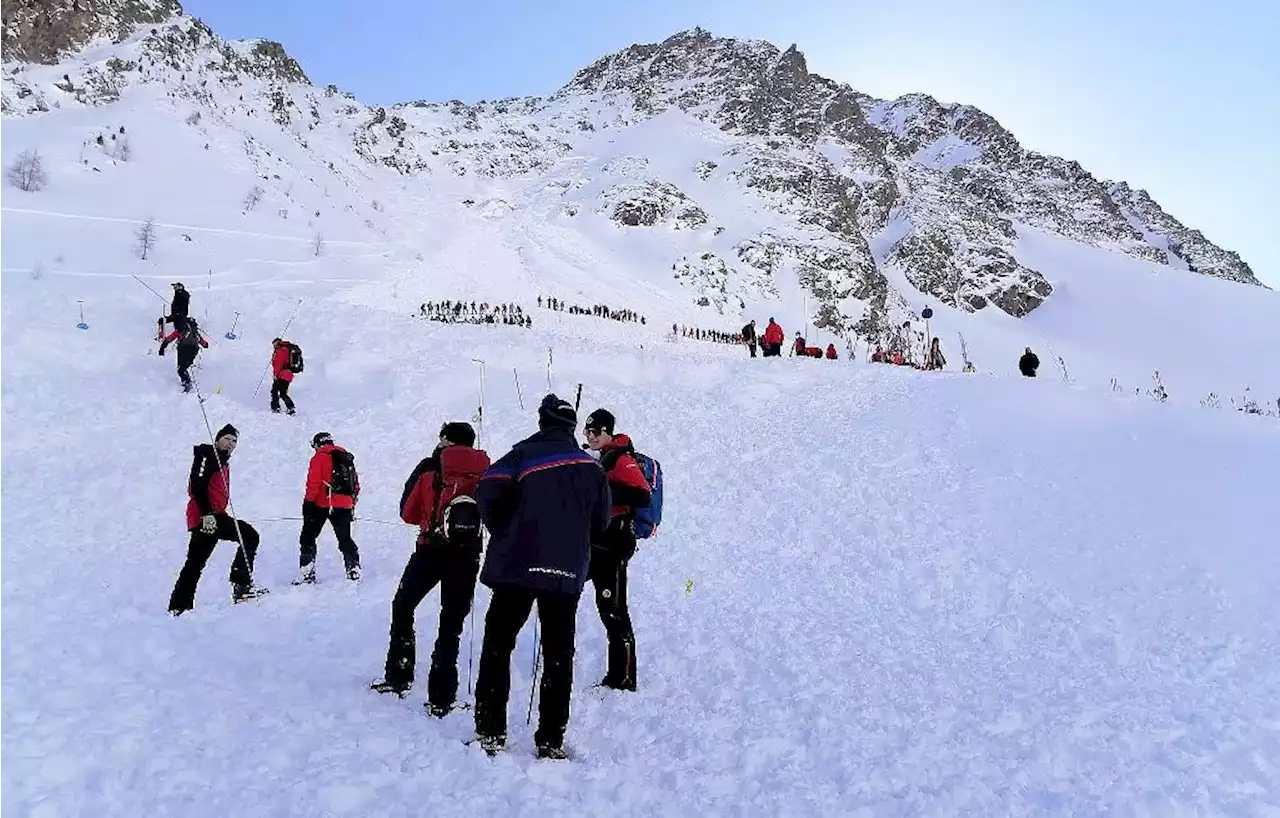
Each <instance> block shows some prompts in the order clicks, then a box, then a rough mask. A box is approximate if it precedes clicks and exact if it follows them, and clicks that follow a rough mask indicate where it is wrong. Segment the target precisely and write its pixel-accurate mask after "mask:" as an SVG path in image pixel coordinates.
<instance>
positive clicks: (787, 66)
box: [556, 28, 880, 143]
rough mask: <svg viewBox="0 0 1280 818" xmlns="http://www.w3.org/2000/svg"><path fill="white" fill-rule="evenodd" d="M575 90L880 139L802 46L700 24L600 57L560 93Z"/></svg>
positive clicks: (644, 105) (790, 130)
mask: <svg viewBox="0 0 1280 818" xmlns="http://www.w3.org/2000/svg"><path fill="white" fill-rule="evenodd" d="M571 94H589V95H597V96H600V95H612V94H629V95H630V96H631V99H632V102H633V104H634V106H635V108H636V110H637V111H638V112H640V113H641V114H645V115H648V114H654V113H658V112H660V111H662V110H666V109H668V108H672V107H676V108H680V109H681V110H684V111H687V112H690V113H692V114H694V115H696V116H700V117H703V118H707V119H711V120H712V121H714V122H716V123H717V124H719V125H720V126H721V127H722V128H724V129H725V130H732V131H735V132H738V133H743V134H751V135H776V136H791V137H795V138H798V139H802V140H806V141H812V140H813V139H815V138H817V137H818V136H820V135H822V134H823V133H824V132H827V131H830V130H834V131H836V132H837V135H843V136H847V137H850V138H858V137H861V138H865V139H866V140H868V141H870V142H872V143H876V142H878V141H879V140H880V136H879V134H878V132H877V131H876V130H875V129H874V128H871V127H870V126H869V125H868V124H867V122H866V119H865V116H864V115H863V111H862V109H861V106H860V105H859V103H858V95H857V94H856V93H855V92H854V91H853V89H851V88H849V87H848V86H845V85H838V84H836V83H833V82H831V81H830V80H827V79H824V78H822V77H819V76H817V75H815V74H810V73H809V69H808V65H807V63H806V62H805V58H804V54H802V53H801V52H800V50H799V49H798V48H797V47H796V46H794V45H793V46H791V47H790V48H787V49H786V50H785V51H784V50H781V49H779V48H778V47H777V46H775V45H772V44H771V43H767V42H764V41H761V40H743V39H732V38H723V37H713V36H712V35H711V33H710V32H708V31H706V30H705V29H701V28H695V29H692V30H690V31H682V32H680V33H678V34H675V35H673V36H671V37H668V38H667V39H666V40H663V41H662V42H661V43H651V44H645V45H633V46H630V47H628V48H626V49H623V50H622V51H620V52H618V53H617V54H612V55H610V56H607V57H604V58H603V59H600V60H597V61H596V62H595V63H593V64H592V65H590V66H588V67H587V68H585V69H583V70H582V71H579V72H578V74H577V75H576V76H575V77H574V78H573V80H572V81H571V82H569V84H568V85H566V86H565V87H564V88H562V89H561V90H560V91H559V92H558V93H557V95H556V96H557V97H561V96H565V95H571Z"/></svg>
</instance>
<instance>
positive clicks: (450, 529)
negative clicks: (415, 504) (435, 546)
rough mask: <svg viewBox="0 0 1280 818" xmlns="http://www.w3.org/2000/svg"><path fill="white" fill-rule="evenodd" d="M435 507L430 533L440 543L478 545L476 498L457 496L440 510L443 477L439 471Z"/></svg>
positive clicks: (436, 479)
mask: <svg viewBox="0 0 1280 818" xmlns="http://www.w3.org/2000/svg"><path fill="white" fill-rule="evenodd" d="M435 490H436V507H435V510H434V512H433V514H432V517H431V522H432V524H431V527H430V529H429V530H430V532H431V534H432V536H433V538H434V539H435V540H436V541H437V542H440V543H443V544H445V545H452V546H475V545H479V544H480V506H479V505H477V504H476V498H474V497H471V496H469V495H466V494H459V495H457V496H456V497H454V498H453V499H452V500H450V501H449V502H448V504H447V505H445V507H444V508H440V496H441V494H442V493H443V492H444V475H443V474H441V470H437V471H436V476H435Z"/></svg>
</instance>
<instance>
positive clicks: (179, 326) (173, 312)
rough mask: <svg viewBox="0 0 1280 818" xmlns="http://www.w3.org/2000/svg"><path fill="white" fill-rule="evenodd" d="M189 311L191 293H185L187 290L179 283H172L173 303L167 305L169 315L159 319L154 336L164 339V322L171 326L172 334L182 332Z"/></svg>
mask: <svg viewBox="0 0 1280 818" xmlns="http://www.w3.org/2000/svg"><path fill="white" fill-rule="evenodd" d="M190 311H191V293H189V292H187V288H186V287H184V286H182V282H181V281H175V282H173V301H172V302H171V303H170V304H169V314H168V315H166V316H163V317H162V318H160V320H159V321H158V322H157V323H158V326H157V327H156V335H158V336H159V337H161V338H163V337H164V324H165V322H166V321H168V322H170V323H172V324H173V331H174V332H179V333H180V332H182V330H183V329H184V328H185V327H186V325H187V315H188V314H189V313H190Z"/></svg>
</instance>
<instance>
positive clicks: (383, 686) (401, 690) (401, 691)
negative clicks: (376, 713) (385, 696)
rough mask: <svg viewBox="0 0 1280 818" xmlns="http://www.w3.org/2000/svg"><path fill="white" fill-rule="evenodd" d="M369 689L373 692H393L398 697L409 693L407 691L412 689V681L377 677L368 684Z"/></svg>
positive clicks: (403, 696)
mask: <svg viewBox="0 0 1280 818" xmlns="http://www.w3.org/2000/svg"><path fill="white" fill-rule="evenodd" d="M369 689H370V690H372V691H373V692H374V693H394V694H396V695H397V696H399V697H400V698H402V699H403V698H405V697H406V696H408V695H409V691H410V690H412V689H413V682H396V681H391V680H389V679H379V680H378V681H376V682H374V683H373V684H371V685H369Z"/></svg>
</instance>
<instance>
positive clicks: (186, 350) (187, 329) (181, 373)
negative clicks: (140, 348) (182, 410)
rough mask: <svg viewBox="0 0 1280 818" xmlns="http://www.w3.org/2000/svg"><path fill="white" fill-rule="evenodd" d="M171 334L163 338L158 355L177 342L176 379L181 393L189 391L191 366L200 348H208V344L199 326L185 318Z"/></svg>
mask: <svg viewBox="0 0 1280 818" xmlns="http://www.w3.org/2000/svg"><path fill="white" fill-rule="evenodd" d="M175 327H176V328H175V329H174V331H173V332H171V333H169V334H168V335H166V336H165V337H164V340H163V341H161V342H160V354H161V355H163V354H164V351H165V349H167V348H168V347H169V344H171V343H172V342H174V341H177V342H178V379H179V380H181V381H182V391H183V392H190V391H191V373H190V372H189V371H188V370H190V369H191V365H192V364H194V363H195V362H196V356H197V355H199V354H200V348H201V347H204V348H205V349H208V348H209V342H208V341H206V340H205V339H204V336H203V335H201V334H200V326H199V325H198V324H197V323H196V319H194V318H185V319H183V320H182V325H181V326H177V325H175Z"/></svg>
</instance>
